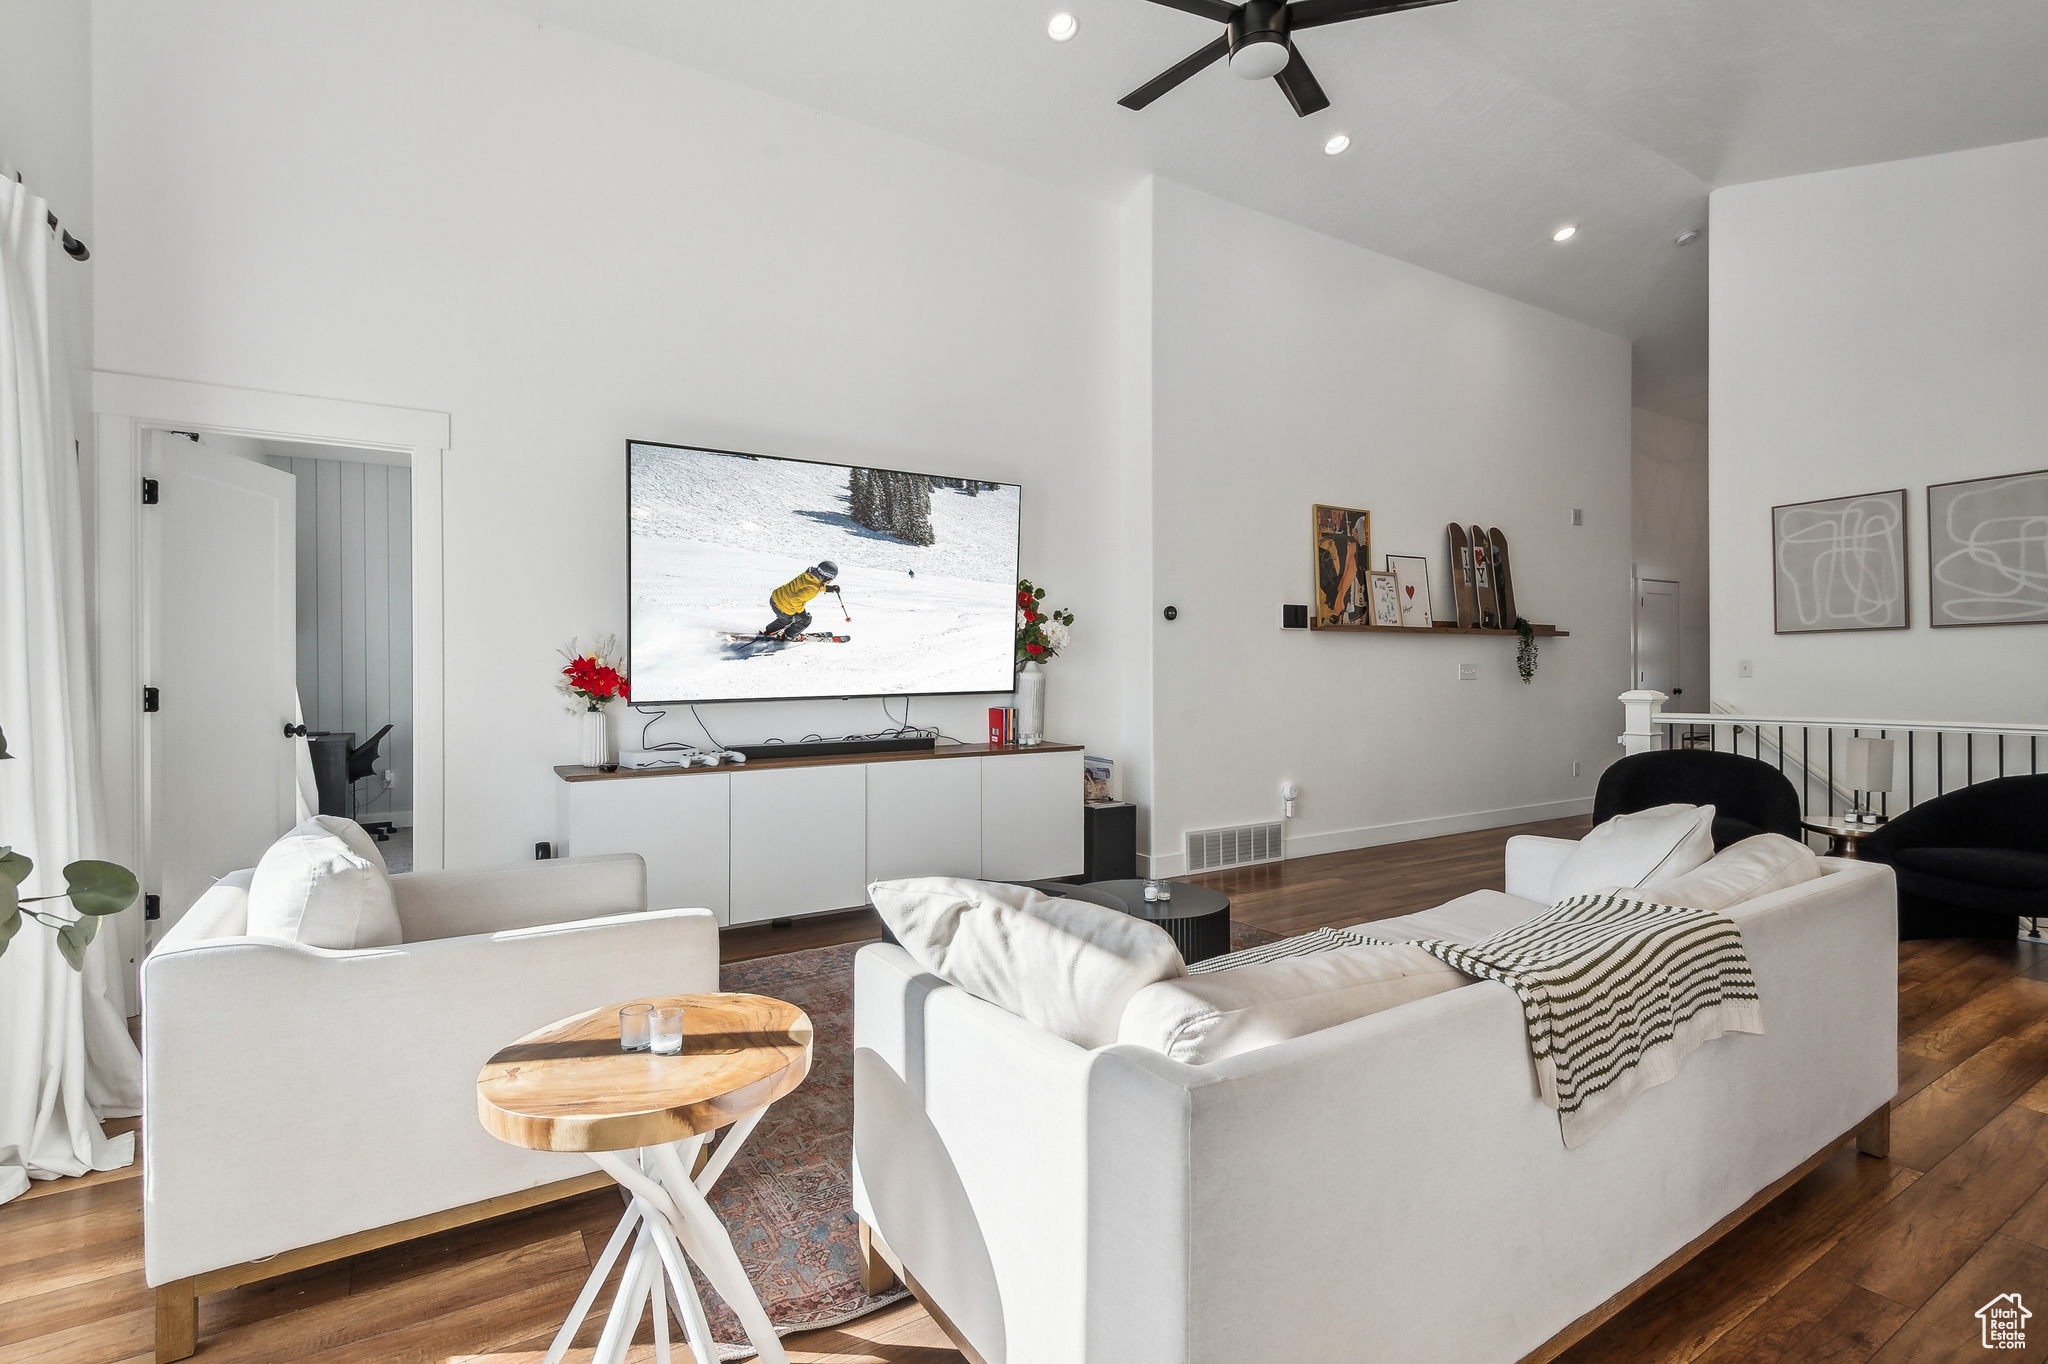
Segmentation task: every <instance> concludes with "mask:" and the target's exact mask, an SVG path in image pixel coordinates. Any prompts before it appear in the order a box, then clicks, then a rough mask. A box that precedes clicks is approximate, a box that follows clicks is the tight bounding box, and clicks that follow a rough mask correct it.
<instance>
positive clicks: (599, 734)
mask: <svg viewBox="0 0 2048 1364" xmlns="http://www.w3.org/2000/svg"><path fill="white" fill-rule="evenodd" d="M604 721H605V715H604V712H603V711H601V710H586V711H584V712H583V765H584V766H585V767H608V766H610V765H611V761H612V745H611V736H610V735H609V734H608V733H607V732H606V730H605V723H604Z"/></svg>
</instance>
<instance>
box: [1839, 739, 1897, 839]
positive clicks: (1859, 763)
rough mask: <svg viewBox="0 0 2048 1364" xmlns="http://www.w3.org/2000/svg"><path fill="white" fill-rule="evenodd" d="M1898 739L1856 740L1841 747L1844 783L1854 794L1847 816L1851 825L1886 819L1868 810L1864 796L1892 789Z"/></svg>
mask: <svg viewBox="0 0 2048 1364" xmlns="http://www.w3.org/2000/svg"><path fill="white" fill-rule="evenodd" d="M1896 742H1897V740H1894V739H1864V738H1855V739H1849V740H1846V741H1844V743H1843V745H1842V749H1843V752H1842V758H1843V762H1842V769H1843V782H1844V784H1846V785H1847V786H1848V788H1849V790H1850V791H1851V793H1853V795H1854V803H1853V804H1852V806H1851V808H1850V810H1849V813H1848V814H1847V815H1845V816H1844V818H1845V819H1846V820H1848V822H1849V823H1851V824H1882V823H1884V816H1883V815H1880V814H1878V813H1876V812H1875V811H1873V810H1871V809H1869V808H1868V807H1867V806H1866V805H1865V804H1864V801H1863V797H1864V796H1866V795H1868V794H1869V793H1870V792H1873V791H1889V790H1891V789H1892V749H1893V746H1894V744H1896Z"/></svg>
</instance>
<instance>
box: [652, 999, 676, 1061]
mask: <svg viewBox="0 0 2048 1364" xmlns="http://www.w3.org/2000/svg"><path fill="white" fill-rule="evenodd" d="M648 1018H649V1020H650V1024H649V1028H648V1035H649V1037H650V1038H651V1039H652V1040H653V1044H654V1054H655V1055H656V1056H676V1055H679V1054H681V1052H682V1050H683V1006H682V1005H680V1004H664V1005H662V1006H661V1007H660V1008H657V1009H656V1010H655V1011H654V1012H653V1013H652V1014H649V1015H648Z"/></svg>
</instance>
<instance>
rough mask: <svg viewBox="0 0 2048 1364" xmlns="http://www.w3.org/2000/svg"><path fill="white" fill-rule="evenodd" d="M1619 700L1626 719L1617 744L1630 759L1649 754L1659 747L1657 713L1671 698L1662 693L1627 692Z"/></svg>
mask: <svg viewBox="0 0 2048 1364" xmlns="http://www.w3.org/2000/svg"><path fill="white" fill-rule="evenodd" d="M1619 699H1620V701H1621V711H1622V714H1623V715H1624V716H1625V717H1626V719H1625V720H1624V721H1623V724H1622V732H1621V735H1620V737H1619V738H1617V739H1616V740H1615V742H1616V743H1618V744H1620V745H1621V750H1622V752H1623V753H1625V754H1627V755H1628V756H1630V757H1634V756H1635V755H1636V754H1638V753H1648V752H1649V751H1650V750H1651V749H1653V748H1655V747H1656V746H1657V712H1659V711H1661V710H1663V709H1664V703H1665V702H1666V701H1668V700H1670V699H1671V698H1670V697H1668V696H1666V695H1665V694H1664V693H1663V692H1661V691H1625V692H1623V693H1622V694H1621V696H1620V698H1619Z"/></svg>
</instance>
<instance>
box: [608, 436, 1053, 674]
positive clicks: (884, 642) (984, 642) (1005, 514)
mask: <svg viewBox="0 0 2048 1364" xmlns="http://www.w3.org/2000/svg"><path fill="white" fill-rule="evenodd" d="M630 449H631V464H632V488H631V500H632V516H633V530H632V533H633V582H632V594H633V603H632V659H631V670H630V671H631V676H632V680H633V697H634V699H635V700H644V701H686V700H687V701H723V700H754V699H761V698H770V697H793V696H870V695H875V694H878V693H883V694H887V693H899V694H900V693H906V692H970V691H980V692H1006V691H1009V690H1010V688H1011V686H1012V685H1013V672H1014V664H1013V652H1012V651H1013V649H1014V647H1015V646H1014V636H1015V628H1016V611H1015V603H1016V584H1017V506H1018V491H1019V490H1018V488H1017V487H1016V485H1014V484H998V485H995V486H994V487H993V488H991V487H990V485H988V484H986V483H980V484H977V485H975V491H974V492H971V493H970V492H969V491H967V490H966V489H965V488H961V487H955V486H950V485H948V484H947V483H946V482H945V480H943V479H939V480H931V481H932V482H934V483H936V484H937V486H934V487H933V488H932V489H931V528H932V532H933V543H931V544H929V545H919V544H911V543H908V542H907V541H905V540H904V539H902V538H900V537H899V536H897V535H893V534H889V533H886V532H883V531H879V530H873V529H870V528H869V527H867V526H865V525H862V524H860V523H859V522H857V521H855V520H854V519H853V515H852V498H851V489H852V476H853V473H854V470H853V469H852V468H850V467H849V466H847V465H843V464H807V463H803V462H801V461H797V460H785V459H774V458H769V457H765V456H763V457H752V456H747V455H731V454H721V453H717V452H714V451H709V450H686V449H678V448H676V447H674V446H658V445H637V444H636V445H633V446H632V447H631V448H630ZM821 559H830V560H832V561H833V562H834V563H836V564H837V565H838V566H839V577H838V578H837V579H836V580H835V584H834V585H835V586H837V587H839V588H840V589H841V595H840V596H838V597H835V596H832V595H830V594H821V595H819V596H817V597H814V598H813V599H812V600H811V602H810V604H809V606H808V607H807V608H806V609H808V610H809V611H810V613H811V615H812V624H811V625H810V627H809V631H808V632H809V633H811V634H820V633H830V634H833V635H842V636H845V637H846V639H845V642H843V643H840V642H835V641H832V640H814V639H805V640H802V641H799V642H796V643H783V642H781V641H779V640H778V641H759V640H754V639H751V638H747V639H740V640H735V639H731V638H728V636H732V635H742V636H752V635H754V634H755V633H756V632H757V631H760V630H762V629H763V628H764V627H765V626H766V625H767V624H768V622H769V620H770V619H772V618H773V617H774V615H775V610H774V608H773V607H771V606H770V605H769V604H768V594H769V593H770V592H772V591H774V590H775V589H776V588H778V587H780V586H782V585H783V584H784V583H786V582H788V581H789V580H790V579H792V578H794V577H796V576H797V575H798V574H799V573H802V572H803V571H804V570H805V569H806V568H809V567H810V566H811V565H813V564H815V563H817V562H818V561H819V560H821ZM841 600H843V601H844V602H845V612H842V611H841V609H840V602H841ZM847 614H851V615H852V617H853V619H852V621H851V622H848V621H847V620H846V615H847Z"/></svg>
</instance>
